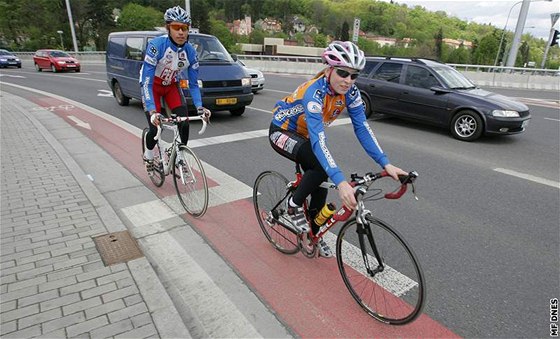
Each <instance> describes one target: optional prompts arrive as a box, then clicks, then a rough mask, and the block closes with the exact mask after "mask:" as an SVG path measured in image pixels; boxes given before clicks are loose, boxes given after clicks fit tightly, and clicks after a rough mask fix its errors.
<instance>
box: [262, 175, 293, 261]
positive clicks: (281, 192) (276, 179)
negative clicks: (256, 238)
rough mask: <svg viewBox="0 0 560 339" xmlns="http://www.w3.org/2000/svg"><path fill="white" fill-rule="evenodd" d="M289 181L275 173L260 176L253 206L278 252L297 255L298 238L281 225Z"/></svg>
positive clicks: (266, 234)
mask: <svg viewBox="0 0 560 339" xmlns="http://www.w3.org/2000/svg"><path fill="white" fill-rule="evenodd" d="M287 184H288V179H286V178H285V177H284V176H283V175H282V174H280V173H278V172H274V171H266V172H262V173H261V174H259V176H258V177H257V180H255V184H254V185H253V205H254V206H255V213H256V214H257V220H258V221H259V225H260V226H261V230H262V231H263V233H264V235H265V236H266V238H267V239H268V241H269V242H270V243H271V244H272V246H274V247H275V248H276V249H277V250H278V251H280V252H282V253H285V254H295V253H297V252H298V251H299V246H298V236H297V235H296V234H295V233H293V232H292V231H290V230H289V229H287V228H286V227H284V226H282V225H280V224H279V218H280V216H281V215H283V214H284V210H283V209H284V206H285V199H286V196H287V194H286V193H287V192H286V186H287Z"/></svg>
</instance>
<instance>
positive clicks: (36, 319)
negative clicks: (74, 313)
mask: <svg viewBox="0 0 560 339" xmlns="http://www.w3.org/2000/svg"><path fill="white" fill-rule="evenodd" d="M60 317H62V310H61V309H60V308H55V309H53V310H49V311H46V312H42V313H37V314H34V315H32V316H30V317H25V318H21V319H19V320H18V328H19V329H22V328H26V327H29V326H32V325H37V324H41V323H44V322H46V321H49V320H53V319H57V318H60Z"/></svg>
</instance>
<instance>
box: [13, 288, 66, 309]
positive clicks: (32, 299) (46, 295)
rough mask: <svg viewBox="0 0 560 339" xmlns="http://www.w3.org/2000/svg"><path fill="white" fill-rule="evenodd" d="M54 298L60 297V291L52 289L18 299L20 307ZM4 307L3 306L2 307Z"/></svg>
mask: <svg viewBox="0 0 560 339" xmlns="http://www.w3.org/2000/svg"><path fill="white" fill-rule="evenodd" d="M54 298H58V291H57V290H50V291H46V292H43V293H39V294H35V295H31V296H29V297H25V298H21V299H18V301H17V302H18V307H24V306H27V305H33V304H37V303H41V302H43V301H46V300H51V299H54ZM2 309H3V307H2Z"/></svg>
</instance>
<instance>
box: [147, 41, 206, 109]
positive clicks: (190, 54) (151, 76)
mask: <svg viewBox="0 0 560 339" xmlns="http://www.w3.org/2000/svg"><path fill="white" fill-rule="evenodd" d="M185 69H187V77H188V80H189V90H190V93H191V97H192V99H193V103H194V105H195V107H201V106H202V97H201V94H200V88H199V87H198V59H197V57H196V51H195V49H194V47H193V46H192V45H191V44H189V43H188V42H187V43H185V44H184V45H183V46H182V47H179V46H177V45H175V44H174V43H173V42H172V41H171V39H170V38H169V37H168V36H167V35H163V36H159V37H157V38H154V39H152V40H151V41H150V42H148V46H147V47H146V56H145V57H144V64H143V65H142V68H141V69H140V84H141V86H142V99H143V100H142V101H143V102H144V105H145V109H146V111H152V110H155V108H156V105H155V103H154V93H153V86H171V85H173V86H176V82H177V79H178V75H179V74H180V73H181V72H183V71H184V70H185Z"/></svg>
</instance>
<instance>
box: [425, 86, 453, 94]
mask: <svg viewBox="0 0 560 339" xmlns="http://www.w3.org/2000/svg"><path fill="white" fill-rule="evenodd" d="M430 90H431V91H433V92H436V94H442V93H451V91H450V90H448V89H447V88H443V87H440V86H432V87H430Z"/></svg>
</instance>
